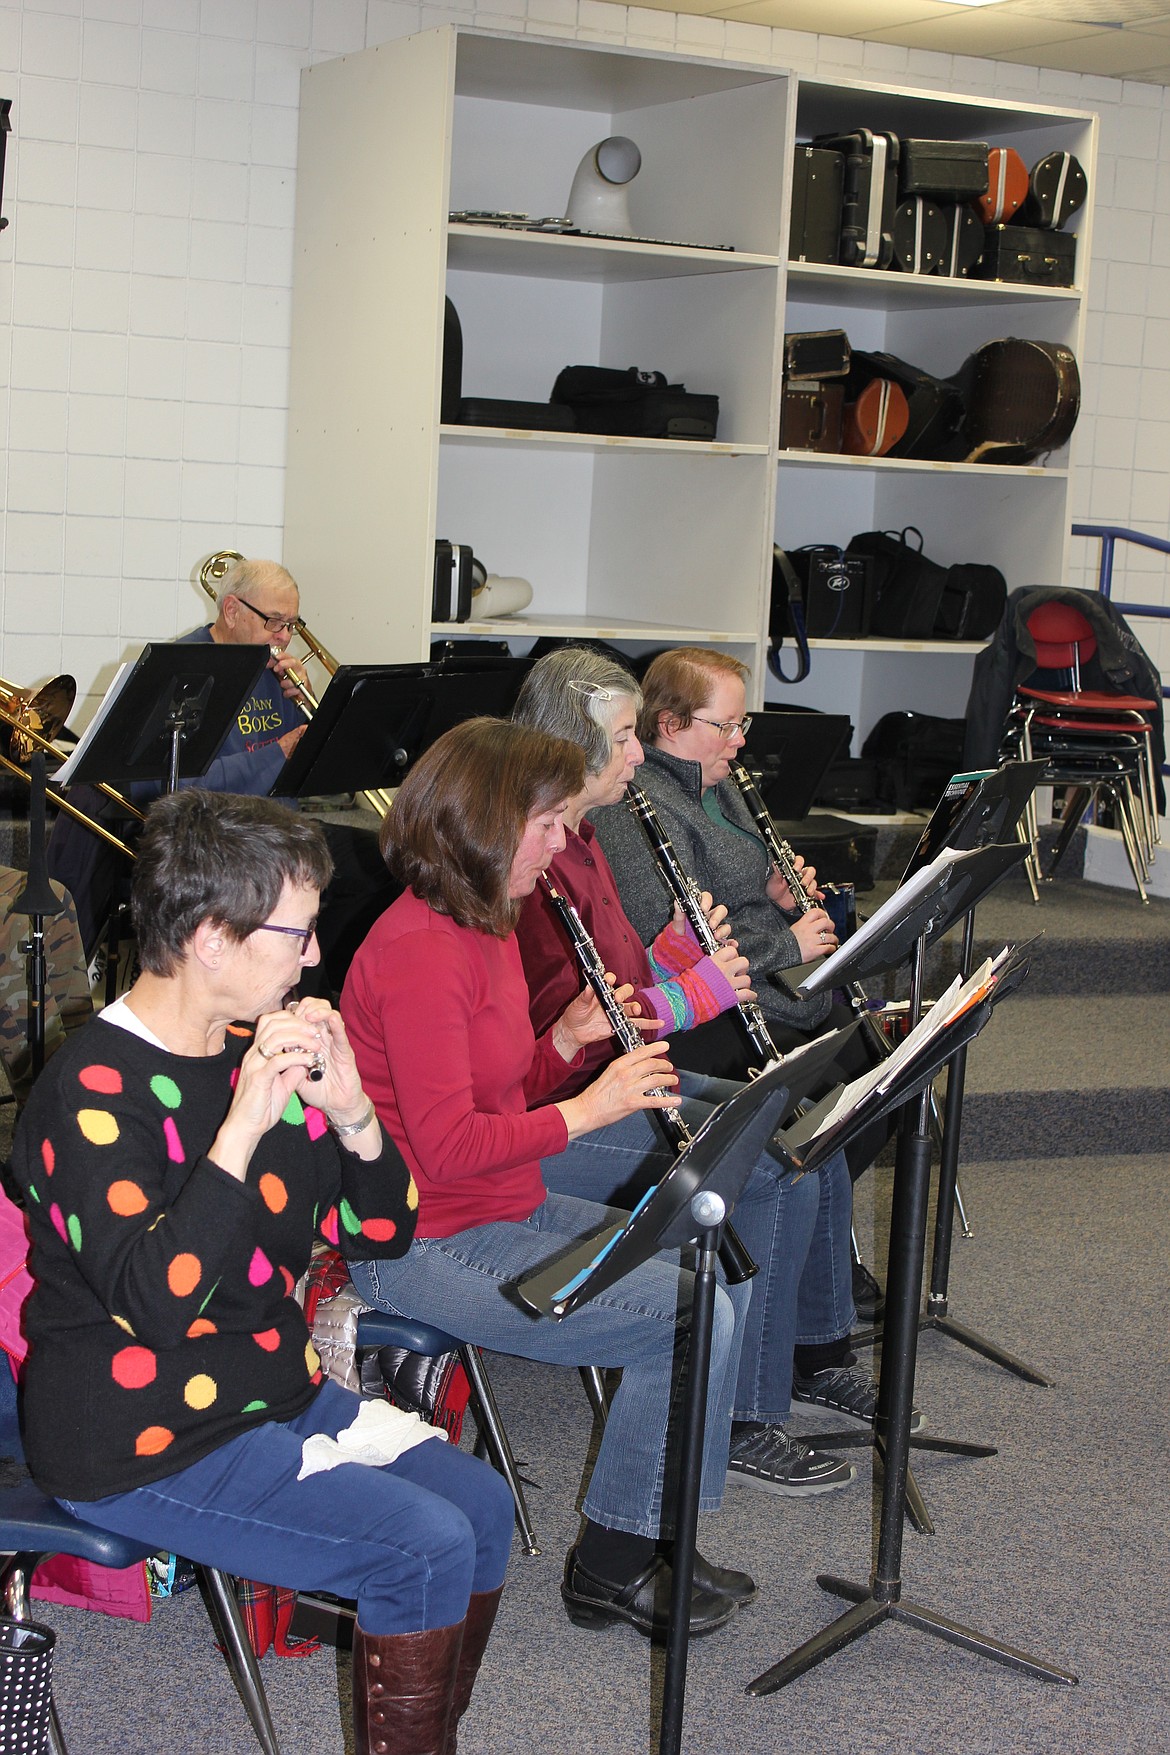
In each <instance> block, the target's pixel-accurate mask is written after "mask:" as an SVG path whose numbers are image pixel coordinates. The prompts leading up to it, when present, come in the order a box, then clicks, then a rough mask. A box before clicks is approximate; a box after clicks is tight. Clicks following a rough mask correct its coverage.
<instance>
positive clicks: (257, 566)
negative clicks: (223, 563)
mask: <svg viewBox="0 0 1170 1755" xmlns="http://www.w3.org/2000/svg"><path fill="white" fill-rule="evenodd" d="M268 585H274V586H276V588H277V590H280V589H281V588H283V587H287V588H288V589H289V590H292V591H295V592H296V593H297V596H298V598H299V597H300V587H299V586H298V585H297V582H296V580H295V579H294V578H293V576H292V574H291V573H290V572H289V570H288V568H287V567H282V566H281V564H280V562H279V561H264V560H254V561H236V562H235V563H234V564H233V565H232V566H230V567H229V568H228V570H227V572H226V573H225V574H224V575H223V578H222V579H221V580H220V582H219V592H218V597H217V601H218V603H219V606H220V608H221V609H222V608H223V600H224V598H225V597H246V596H247V594H248V593H249V592H250V591H255V590H257V589H259V590H263V589H264V588H265V587H266V586H268Z"/></svg>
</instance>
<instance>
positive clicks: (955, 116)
mask: <svg viewBox="0 0 1170 1755" xmlns="http://www.w3.org/2000/svg"><path fill="white" fill-rule="evenodd" d="M860 128H866V129H869V130H871V131H877V130H888V131H890V132H892V133H895V134H897V135H898V137H899V139H904V138H906V137H910V138H914V139H924V140H956V141H974V140H978V141H985V142H987V144H988V145H989V146H992V147H995V146H1012V147H1015V149H1016V150H1017V151H1018V152H1019V153H1020V154H1021V156H1022V157H1023V158H1024V161H1025V164H1026V165H1028V166H1031V165H1032V164H1034V163H1036V162H1037V161H1038V160H1039V159H1040V158H1042V157H1044V156H1045V155H1046V154H1047V153H1049V152H1054V151H1058V150H1059V151H1068V152H1071V153H1073V154H1075V155H1076V157H1077V158H1078V159H1079V160H1080V162H1081V164H1082V165H1083V166H1084V168H1085V171H1086V173H1087V176H1088V181H1089V200H1088V201H1087V203H1086V205H1085V207H1084V208H1083V209H1082V210H1081V211H1080V212H1079V213H1076V214H1075V215H1073V216H1072V217H1071V218H1070V219H1069V221H1068V222H1067V225H1066V227H1065V230H1066V231H1069V232H1075V233H1076V235H1077V262H1076V271H1075V280H1076V282H1077V284H1076V285H1075V286H1070V287H1037V286H1032V285H1028V284H1024V283H1017V282H1008V281H990V280H980V279H977V278H974V277H971V278H966V277H964V278H951V277H943V276H938V275H916V274H908V273H902V272H900V271H898V270H897V269H893V270H875V269H865V268H852V267H842V266H839V265H837V264H826V263H816V262H798V261H789V262H788V264H787V269H786V297H785V310H784V327H785V330H786V331H788V332H792V331H801V330H822V329H837V328H840V329H844V330H845V332H846V334H847V335H848V337H849V341H850V344H851V346H852V347H853V348H854V349H857V350H862V351H865V352H868V353H888V354H893V355H895V356H896V357H898V358H900V359H902V360H905V361H907V362H909V363H911V364H912V365H914V366H917V367H920V368H922V369H924V370H926V371H928V372H932V373H934V374H936V375H937V376H938V377H941V378H946V377H949V376H951V375H952V374H954V373H957V372H958V371H959V370H960V368H961V367H962V366H963V364H964V362H965V360H966V359H967V358H968V357H969V356H970V355H971V354H973V353H974V352H975V351H976V349H978V348H979V347H981V346H982V345H983V344H984V343H986V342H990V341H994V340H998V339H1000V338H1003V337H1006V336H1012V337H1018V338H1021V339H1025V340H1034V341H1044V342H1050V343H1058V344H1062V345H1064V346H1066V347H1069V348H1071V349H1072V352H1073V354H1074V355H1075V356H1076V358H1077V360H1078V361H1080V360H1081V359H1082V358H1083V341H1084V327H1085V301H1084V293H1083V288H1084V286H1085V284H1086V282H1087V278H1088V268H1089V262H1090V259H1091V258H1090V252H1091V232H1092V216H1091V208H1092V193H1093V186H1094V181H1095V170H1096V132H1097V122H1096V117H1095V116H1094V115H1093V114H1091V113H1089V112H1083V111H1067V110H1057V109H1052V108H1048V107H1044V106H1035V107H1029V106H1022V105H1020V104H1016V103H1002V102H998V101H996V100H992V99H987V100H976V99H972V98H969V97H962V96H957V95H952V94H949V93H944V92H909V93H908V92H902V91H898V90H895V89H893V88H891V87H888V86H883V85H878V84H874V85H870V84H866V83H862V82H853V81H839V82H826V81H818V80H804V79H802V80H801V81H800V83H799V89H798V94H797V113H796V139H797V140H799V141H802V142H808V141H811V140H812V139H813V138H814V137H815V136H817V135H820V134H846V133H850V132H853V131H855V130H857V129H860ZM1075 438H1076V435H1075V429H1074V433H1073V437H1072V440H1071V442H1070V443H1067V444H1065V445H1064V446H1062V447H1061V448H1060V449H1058V450H1055V451H1054V452H1053V453H1052V454H1051V455H1050V456H1047V457H1043V456H1042V457H1038V458H1037V459H1035V460H1034V461H1033V462H1032V463H1029V464H1026V465H1021V464H995V463H992V462H988V461H979V462H935V461H931V460H926V459H917V458H895V457H852V456H849V457H846V456H841V455H834V454H829V453H820V452H808V451H783V450H782V451H780V452H779V455H778V469H777V498H776V525H775V530H776V541H777V542H778V543H780V544H781V546H783V547H785V548H798V547H801V546H803V545H805V544H808V543H831V544H839V545H840V546H842V547H843V546H845V545H846V544H847V543H848V541H849V539H850V537H851V536H853V535H855V534H857V533H858V532H860V531H866V530H901V529H903V528H904V527H905V526H907V525H912V526H915V527H916V528H917V529H919V530H920V531H921V532H922V536H923V547H924V549H925V551H926V553H927V554H928V555H929V556H930V557H931V559H932V560H936V561H938V562H939V563H940V564H942V565H944V566H946V565H950V564H952V563H954V562H960V561H982V562H988V563H990V564H992V565H994V566H997V567H999V569H1000V570H1001V572H1002V573H1003V574H1004V576H1005V579H1006V580H1007V584H1008V588H1009V590H1010V589H1012V588H1013V587H1015V586H1017V585H1025V584H1059V583H1060V582H1061V581H1062V580H1063V579H1064V578H1065V576H1066V564H1067V552H1068V541H1069V535H1068V533H1069V524H1070V516H1069V504H1068V496H1069V484H1070V469H1071V455H1072V446H1073V445H1074V444H1075ZM812 644H813V664H812V671H811V674H810V676H809V678H808V679H807V680H806V681H805V682H803V683H801V684H798V685H788V684H783V683H780V682H779V681H777V680H776V679H775V678H772V677H770V678H769V682H768V688H767V698H768V700H769V701H770V702H772V703H774V704H780V705H801V706H820V707H826V708H829V707H831V708H833V709H835V710H836V711H848V712H849V713H850V715H851V717H852V718H853V721H854V725H855V727H856V739H857V743H856V747H860V743H861V742H862V741H863V740H864V737H865V735H866V733H867V731H868V730H869V729H870V728H871V726H872V725H873V723H874V722H875V720H876V719H877V718H879V717H880V716H881V714H882V713H883V712H885V711H887V710H889V709H890V708H894V707H914V708H919V709H921V710H922V711H926V712H936V713H941V714H944V715H948V716H952V717H953V716H955V715H956V714H958V713H960V712H961V711H962V707H963V704H964V702H965V700H966V696H967V689H968V686H969V680H970V669H971V662H972V655H973V654H974V653H975V652H977V651H978V650H979V649H980V644H981V643H974V644H972V643H969V642H962V643H960V642H950V641H939V642H900V641H892V640H886V639H879V638H874V639H865V640H857V641H852V640H850V641H845V640H825V641H814V642H813V643H812ZM928 653H929V654H930V655H931V657H930V662H929V664H927V665H925V666H923V665H922V664H921V660H922V659H923V658H924V657H925V655H926V654H928ZM784 668H785V669H789V670H791V669H792V658H791V655H789V656H788V657H786V658H785V660H784Z"/></svg>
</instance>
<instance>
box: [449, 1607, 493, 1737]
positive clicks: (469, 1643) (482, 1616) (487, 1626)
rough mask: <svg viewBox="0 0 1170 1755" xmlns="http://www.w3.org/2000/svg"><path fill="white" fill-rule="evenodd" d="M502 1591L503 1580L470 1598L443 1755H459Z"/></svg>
mask: <svg viewBox="0 0 1170 1755" xmlns="http://www.w3.org/2000/svg"><path fill="white" fill-rule="evenodd" d="M503 1594H504V1587H503V1585H502V1584H501V1585H500V1586H499V1587H498V1589H496V1590H482V1591H479V1592H478V1593H477V1594H476V1595H474V1596H471V1597H469V1598H468V1602H467V1619H466V1621H465V1622H464V1623H463V1646H462V1649H461V1650H460V1653H459V1668H458V1669H457V1670H456V1672H455V1689H454V1693H453V1696H452V1704H451V1724H450V1728H449V1729H448V1731H447V1745H446V1749H445V1751H444V1755H456V1741H455V1737H456V1731H457V1728H458V1722H459V1720H460V1719H461V1718H462V1717H463V1714H464V1713H465V1712H466V1711H467V1708H468V1706H469V1705H470V1704H471V1691H472V1689H473V1688H474V1687H475V1678H476V1677H477V1676H478V1675H479V1666H480V1664H481V1662H482V1661H483V1654H484V1649H485V1647H486V1645H487V1642H488V1638H489V1636H490V1634H491V1630H492V1623H493V1622H494V1621H495V1618H496V1610H497V1609H498V1608H499V1606H500V1598H501V1596H502V1595H503Z"/></svg>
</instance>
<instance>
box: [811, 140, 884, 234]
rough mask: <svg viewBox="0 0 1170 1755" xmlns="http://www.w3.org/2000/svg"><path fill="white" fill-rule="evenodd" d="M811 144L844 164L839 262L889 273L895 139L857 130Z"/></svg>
mask: <svg viewBox="0 0 1170 1755" xmlns="http://www.w3.org/2000/svg"><path fill="white" fill-rule="evenodd" d="M813 144H814V145H815V146H824V147H828V148H829V150H830V151H832V152H839V153H842V154H843V155H844V159H845V194H844V198H843V201H842V204H841V251H840V255H839V257H838V260H839V261H840V262H843V263H844V264H845V266H846V267H847V268H888V267H889V266H890V263H891V262H892V260H893V255H894V240H893V236H892V227H893V223H894V207H895V204H896V202H897V198H898V154H899V146H898V136H897V135H896V134H887V133H882V132H877V133H871V132H870V130H869V129H868V128H858V129H857V130H856V132H855V133H853V134H824V135H818V137H817V139H816V140H815V141H814V142H813Z"/></svg>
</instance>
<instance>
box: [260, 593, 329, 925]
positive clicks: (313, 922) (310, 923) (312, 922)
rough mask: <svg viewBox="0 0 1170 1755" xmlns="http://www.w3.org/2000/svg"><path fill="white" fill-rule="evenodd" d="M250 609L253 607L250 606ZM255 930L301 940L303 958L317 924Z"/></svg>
mask: <svg viewBox="0 0 1170 1755" xmlns="http://www.w3.org/2000/svg"><path fill="white" fill-rule="evenodd" d="M249 607H251V606H250V605H249ZM255 930H256V931H257V932H283V933H284V934H285V936H286V937H287V938H299V939H300V941H301V956H302V957H303V956H304V954H305V952H306V951H307V950H308V948H309V940H310V939H311V938H312V936H313V934H314V933H315V932H316V930H317V922H316V921H315V920H312V921H310V922H309V924H308V926H272V925H271V924H270V923H269V922H268V921H267V920H266V921H264V922H263V923H262V924H261V925H260V926H258V927H256V929H255Z"/></svg>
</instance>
